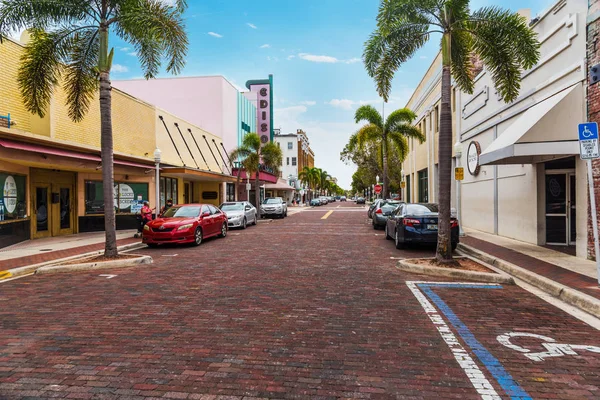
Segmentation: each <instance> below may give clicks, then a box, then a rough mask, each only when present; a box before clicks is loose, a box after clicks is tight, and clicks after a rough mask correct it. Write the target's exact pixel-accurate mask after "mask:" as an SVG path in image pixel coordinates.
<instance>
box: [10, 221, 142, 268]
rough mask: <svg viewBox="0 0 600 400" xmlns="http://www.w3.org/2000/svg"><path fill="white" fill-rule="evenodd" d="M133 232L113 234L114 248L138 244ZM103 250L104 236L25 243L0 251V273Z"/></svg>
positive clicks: (74, 237)
mask: <svg viewBox="0 0 600 400" xmlns="http://www.w3.org/2000/svg"><path fill="white" fill-rule="evenodd" d="M135 232H136V231H135V230H126V231H117V246H124V245H129V244H133V243H141V239H135V238H134V237H133V235H134V233H135ZM102 249H104V232H91V233H80V234H77V235H69V236H57V237H52V238H45V239H36V240H28V241H25V242H21V243H17V244H15V245H13V246H9V247H5V248H4V249H1V250H0V271H3V270H9V269H14V268H18V267H25V266H29V265H37V264H40V263H46V262H50V261H54V260H59V259H62V258H67V257H73V256H77V255H80V254H86V253H90V252H94V251H100V250H102Z"/></svg>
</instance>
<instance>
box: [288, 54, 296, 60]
mask: <svg viewBox="0 0 600 400" xmlns="http://www.w3.org/2000/svg"><path fill="white" fill-rule="evenodd" d="M292 58H296V56H295V55H291V56H287V59H288V60H291V59H292Z"/></svg>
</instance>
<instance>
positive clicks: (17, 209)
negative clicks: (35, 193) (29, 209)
mask: <svg viewBox="0 0 600 400" xmlns="http://www.w3.org/2000/svg"><path fill="white" fill-rule="evenodd" d="M0 187H2V193H1V197H0V221H9V220H13V219H19V218H25V216H26V212H25V199H26V198H27V197H26V188H27V179H26V177H25V176H22V175H14V174H6V173H0Z"/></svg>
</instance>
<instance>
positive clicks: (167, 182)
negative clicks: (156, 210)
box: [160, 177, 177, 207]
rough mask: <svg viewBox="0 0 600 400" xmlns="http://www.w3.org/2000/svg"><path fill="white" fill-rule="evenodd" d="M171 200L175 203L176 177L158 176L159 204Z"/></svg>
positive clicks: (162, 204) (161, 204)
mask: <svg viewBox="0 0 600 400" xmlns="http://www.w3.org/2000/svg"><path fill="white" fill-rule="evenodd" d="M168 199H171V200H173V204H177V178H166V177H161V178H160V206H161V207H163V206H164V205H165V203H166V200H168Z"/></svg>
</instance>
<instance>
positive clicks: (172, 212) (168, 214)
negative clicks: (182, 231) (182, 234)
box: [163, 206, 200, 218]
mask: <svg viewBox="0 0 600 400" xmlns="http://www.w3.org/2000/svg"><path fill="white" fill-rule="evenodd" d="M199 215H200V206H186V207H171V208H169V209H168V210H167V211H165V213H164V214H163V218H192V217H197V216H199Z"/></svg>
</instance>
